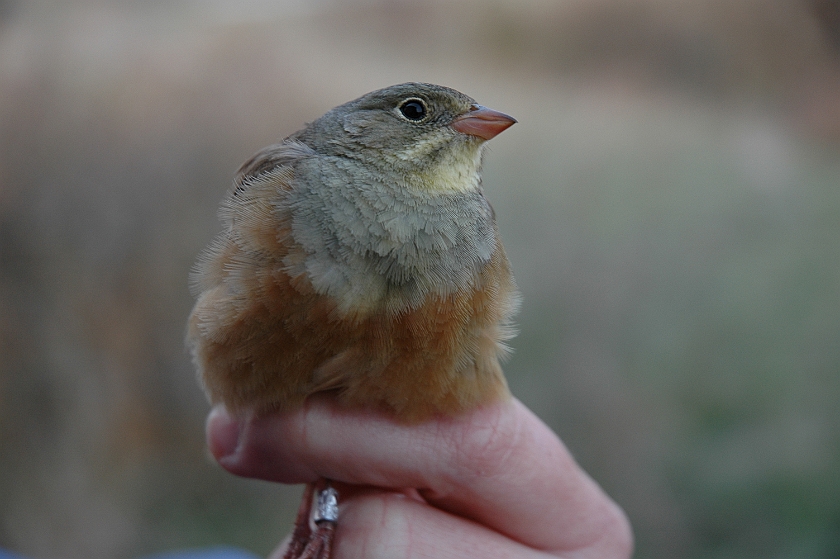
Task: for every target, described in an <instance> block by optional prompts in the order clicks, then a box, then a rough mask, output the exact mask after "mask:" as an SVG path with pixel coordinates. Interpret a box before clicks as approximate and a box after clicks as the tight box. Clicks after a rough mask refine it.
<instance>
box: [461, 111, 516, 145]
mask: <svg viewBox="0 0 840 559" xmlns="http://www.w3.org/2000/svg"><path fill="white" fill-rule="evenodd" d="M515 122H516V119H515V118H513V117H512V116H508V115H506V114H505V113H500V112H499V111H494V110H493V109H488V108H487V107H482V106H481V105H473V106H472V107H470V110H469V111H467V112H465V113H464V114H462V115H461V116H459V117H457V118H456V119H455V120H453V121H452V124H450V126H451V127H452V128H453V129H454V130H457V131H458V132H461V133H462V134H469V135H470V136H478V137H479V138H481V139H483V140H489V139H491V138H494V137H495V136H496V135H498V134H500V133H502V132H504V131H505V130H507V129H508V128H510V127H511V126H513V125H514V123H515Z"/></svg>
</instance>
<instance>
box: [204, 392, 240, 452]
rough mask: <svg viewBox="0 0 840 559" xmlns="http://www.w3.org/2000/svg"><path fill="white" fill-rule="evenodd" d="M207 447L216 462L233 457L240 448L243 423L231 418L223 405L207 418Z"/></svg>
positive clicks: (217, 407) (215, 408)
mask: <svg viewBox="0 0 840 559" xmlns="http://www.w3.org/2000/svg"><path fill="white" fill-rule="evenodd" d="M206 431H207V446H208V447H209V449H210V452H211V453H212V454H213V456H215V457H216V460H221V459H223V458H227V457H228V456H232V455H233V454H235V453H236V450H237V448H239V436H240V434H241V433H242V422H241V421H240V420H239V419H236V418H234V417H231V415H230V414H229V413H228V411H227V409H226V408H225V407H224V406H223V405H218V406H216V407H214V408H213V409H212V410H211V411H210V415H209V416H207V427H206Z"/></svg>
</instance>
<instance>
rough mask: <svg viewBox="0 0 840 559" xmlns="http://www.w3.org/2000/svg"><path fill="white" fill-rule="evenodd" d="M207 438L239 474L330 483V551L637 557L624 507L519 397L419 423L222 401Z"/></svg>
mask: <svg viewBox="0 0 840 559" xmlns="http://www.w3.org/2000/svg"><path fill="white" fill-rule="evenodd" d="M207 440H208V445H209V448H210V451H211V453H212V454H213V455H214V457H215V458H216V460H217V461H218V462H219V464H220V465H221V466H222V467H224V468H225V469H226V470H228V471H230V472H231V473H233V474H236V475H239V476H244V477H251V478H258V479H263V480H268V481H275V482H280V483H289V484H293V483H310V482H316V481H317V480H318V479H320V478H327V479H330V480H334V482H335V483H334V485H335V486H336V488H337V489H338V491H339V494H340V497H339V499H340V503H341V509H340V519H339V523H338V527H337V531H336V537H335V543H334V550H333V557H334V558H335V559H345V558H351V557H366V558H378V557H383V558H384V557H389V558H393V557H399V558H414V557H425V558H429V557H435V558H448V557H459V558H469V557H475V558H477V559H478V558H481V559H494V558H502V557H505V558H523V559H524V558H536V557H544V558H545V557H563V558H575V559H584V558H592V559H594V558H599V559H627V558H629V557H630V556H631V555H632V549H633V537H632V532H631V528H630V524H629V522H628V521H627V518H626V516H625V515H624V513H623V511H622V510H621V509H620V507H619V506H618V505H617V504H615V503H614V502H613V501H612V500H611V499H610V498H609V497H608V496H607V495H606V494H605V493H604V492H603V491H602V490H601V488H600V487H599V486H598V484H597V483H595V481H593V480H592V478H590V477H589V476H588V475H587V474H586V473H585V472H584V471H583V470H582V469H581V468H580V467H579V466H578V465H577V463H576V462H575V461H574V459H573V458H572V457H571V455H570V454H569V452H568V450H567V449H566V447H565V446H564V445H563V443H562V442H561V441H560V439H559V438H557V436H556V435H555V434H554V433H553V432H552V431H551V430H550V429H549V428H548V427H547V426H546V425H545V424H544V423H543V422H542V421H540V420H539V419H538V418H537V417H536V416H535V415H534V414H533V413H532V412H531V411H530V410H528V409H527V408H526V407H525V406H524V405H523V404H522V403H521V402H519V401H518V400H516V399H514V398H511V399H508V400H505V401H503V402H500V403H495V404H492V405H489V406H484V407H480V408H478V409H475V410H473V411H471V412H468V413H465V414H462V415H458V416H456V417H447V418H439V419H434V420H431V421H426V422H423V423H419V424H413V425H405V424H401V423H396V422H394V421H393V420H392V419H390V418H388V417H387V416H386V415H377V414H373V413H370V412H365V411H359V410H348V409H344V408H341V407H339V406H337V405H336V404H335V403H334V402H333V401H332V400H330V399H329V398H328V397H315V398H311V399H310V400H308V401H307V404H306V406H305V407H304V408H303V409H301V410H298V411H294V412H288V413H277V414H269V415H261V416H257V417H255V416H251V417H244V418H238V419H237V418H235V417H232V416H231V415H230V414H229V413H228V412H227V410H226V409H225V408H224V407H223V406H216V407H215V408H214V409H213V410H212V411H211V413H210V415H209V417H208V420H207ZM283 549H284V545H281V546H280V547H279V548H278V549H277V550H276V551H275V552H274V554H272V556H271V557H272V558H280V557H282V554H283Z"/></svg>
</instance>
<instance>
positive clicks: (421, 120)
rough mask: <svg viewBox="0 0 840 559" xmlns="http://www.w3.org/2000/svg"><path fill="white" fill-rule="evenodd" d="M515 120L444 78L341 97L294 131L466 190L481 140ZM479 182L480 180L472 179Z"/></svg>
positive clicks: (324, 149)
mask: <svg viewBox="0 0 840 559" xmlns="http://www.w3.org/2000/svg"><path fill="white" fill-rule="evenodd" d="M514 122H516V121H515V120H514V119H512V118H511V117H508V116H507V115H503V114H502V113H498V112H496V111H492V110H490V109H487V108H485V107H481V106H480V105H478V104H476V102H475V100H474V99H472V98H471V97H468V96H467V95H464V94H463V93H460V92H458V91H455V90H454V89H450V88H448V87H443V86H440V85H433V84H425V83H404V84H400V85H394V86H391V87H387V88H385V89H380V90H377V91H373V92H371V93H368V94H366V95H363V96H362V97H359V98H358V99H355V100H353V101H350V102H349V103H345V104H343V105H340V106H338V107H336V108H334V109H332V110H331V111H329V112H327V113H326V114H325V115H323V116H322V117H321V118H319V119H318V120H316V121H314V122H312V123H311V124H310V125H309V126H307V127H306V128H305V129H304V130H301V131H300V132H298V133H297V134H295V135H294V136H293V138H292V139H295V140H298V141H300V142H303V143H305V144H306V145H308V146H309V147H311V148H312V149H313V150H314V151H316V152H318V153H320V154H323V155H334V156H339V157H348V158H351V159H355V160H358V161H360V162H362V163H363V164H365V165H369V166H372V167H376V168H378V169H380V170H382V171H384V172H386V173H388V174H389V175H393V174H397V175H399V176H400V177H401V178H402V180H404V181H406V182H407V183H417V184H424V185H426V187H427V188H431V189H433V190H438V189H442V190H452V189H455V190H460V189H461V188H463V187H462V186H459V185H458V184H456V183H462V182H464V180H465V178H466V176H467V175H475V174H477V173H478V168H479V166H480V163H481V148H482V144H483V143H484V142H485V141H486V140H488V139H490V138H492V137H493V136H495V135H496V134H498V133H499V132H501V131H502V130H504V129H505V128H507V127H508V126H510V125H511V124H513V123H514ZM470 182H474V181H470Z"/></svg>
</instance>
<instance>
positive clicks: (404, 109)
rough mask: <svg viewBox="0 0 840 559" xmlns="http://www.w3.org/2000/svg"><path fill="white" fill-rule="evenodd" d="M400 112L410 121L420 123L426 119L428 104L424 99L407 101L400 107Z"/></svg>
mask: <svg viewBox="0 0 840 559" xmlns="http://www.w3.org/2000/svg"><path fill="white" fill-rule="evenodd" d="M400 112H401V113H402V115H403V116H404V117H405V118H407V119H408V120H411V121H414V122H420V121H421V120H423V119H424V118H426V112H427V111H426V103H424V102H423V100H422V99H406V100H405V101H403V102H402V104H401V105H400Z"/></svg>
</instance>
